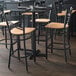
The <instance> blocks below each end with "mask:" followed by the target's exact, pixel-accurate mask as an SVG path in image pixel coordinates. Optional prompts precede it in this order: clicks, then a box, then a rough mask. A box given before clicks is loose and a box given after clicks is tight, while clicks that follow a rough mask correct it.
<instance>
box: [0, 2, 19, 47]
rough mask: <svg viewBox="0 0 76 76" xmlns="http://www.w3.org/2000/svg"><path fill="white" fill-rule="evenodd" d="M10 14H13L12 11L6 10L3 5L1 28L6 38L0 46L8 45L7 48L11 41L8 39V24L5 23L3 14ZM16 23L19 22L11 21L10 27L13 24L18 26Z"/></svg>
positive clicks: (0, 6)
mask: <svg viewBox="0 0 76 76" xmlns="http://www.w3.org/2000/svg"><path fill="white" fill-rule="evenodd" d="M2 3H3V1H2ZM10 12H11V11H10V10H4V8H3V4H0V28H1V30H2V34H3V37H4V39H0V44H2V45H6V48H7V45H10V43H7V40H9V39H7V31H8V30H7V24H6V22H5V19H4V17H3V14H9V13H10ZM16 23H18V21H10V26H11V25H12V24H16ZM3 41H5V42H3Z"/></svg>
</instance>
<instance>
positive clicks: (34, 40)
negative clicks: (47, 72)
mask: <svg viewBox="0 0 76 76" xmlns="http://www.w3.org/2000/svg"><path fill="white" fill-rule="evenodd" d="M31 44H32V50H33V57H34V62H36V31H34V32H32V38H31Z"/></svg>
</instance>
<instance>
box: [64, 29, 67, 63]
mask: <svg viewBox="0 0 76 76" xmlns="http://www.w3.org/2000/svg"><path fill="white" fill-rule="evenodd" d="M65 34H66V32H65V30H64V43H63V44H64V57H65V62H67V54H66V52H67V51H66V35H65Z"/></svg>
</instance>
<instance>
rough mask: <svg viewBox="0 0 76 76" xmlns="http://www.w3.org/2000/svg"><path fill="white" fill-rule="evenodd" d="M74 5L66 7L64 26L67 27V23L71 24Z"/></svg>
mask: <svg viewBox="0 0 76 76" xmlns="http://www.w3.org/2000/svg"><path fill="white" fill-rule="evenodd" d="M72 9H73V8H72V7H70V9H66V15H65V17H64V28H66V25H67V24H68V25H69V22H70V18H71V14H72Z"/></svg>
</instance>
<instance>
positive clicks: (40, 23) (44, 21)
mask: <svg viewBox="0 0 76 76" xmlns="http://www.w3.org/2000/svg"><path fill="white" fill-rule="evenodd" d="M44 15H46V12H45V14H44ZM50 17H51V10H49V11H48V17H38V18H36V19H35V22H36V24H37V27H38V39H37V40H38V44H39V42H40V41H45V40H43V39H40V36H44V35H42V34H41V33H42V32H41V31H44V30H45V27H44V25H45V24H47V23H49V22H51V18H50ZM43 29H44V30H43Z"/></svg>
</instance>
